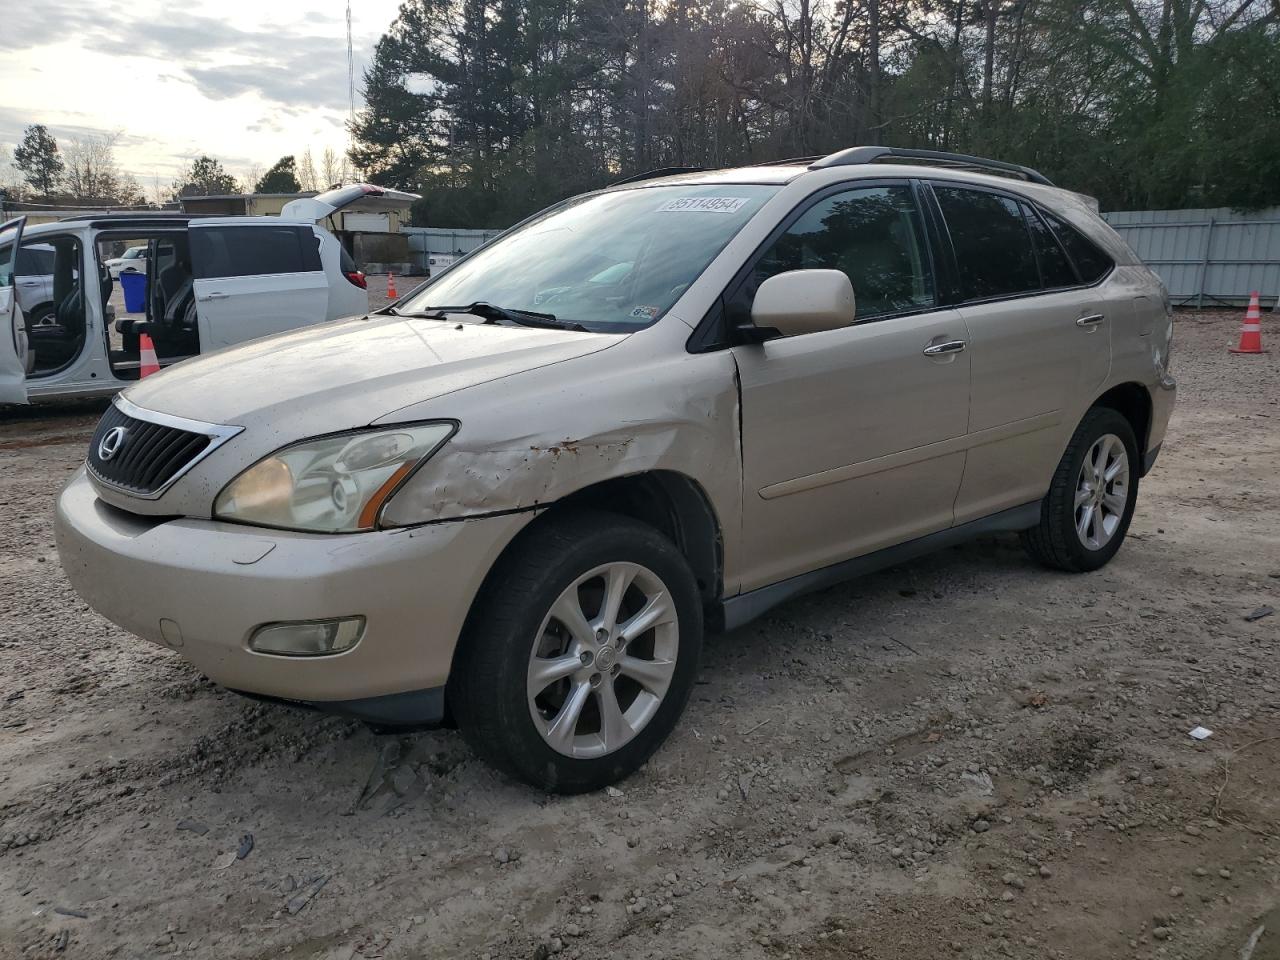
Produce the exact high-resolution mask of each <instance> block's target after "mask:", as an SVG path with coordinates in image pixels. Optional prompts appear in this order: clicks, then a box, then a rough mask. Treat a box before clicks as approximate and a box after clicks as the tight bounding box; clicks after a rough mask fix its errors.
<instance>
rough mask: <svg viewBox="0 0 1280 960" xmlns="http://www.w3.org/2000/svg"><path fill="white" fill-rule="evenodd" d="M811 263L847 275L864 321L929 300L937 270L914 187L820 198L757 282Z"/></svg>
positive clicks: (768, 257)
mask: <svg viewBox="0 0 1280 960" xmlns="http://www.w3.org/2000/svg"><path fill="white" fill-rule="evenodd" d="M811 269H827V270H841V271H843V272H844V273H845V274H847V275H848V277H849V282H850V283H852V284H853V294H854V299H855V303H856V308H857V316H858V319H859V320H864V319H868V318H871V317H877V316H884V315H886V314H892V313H903V312H906V311H909V310H916V309H919V308H921V307H929V306H932V305H933V304H934V302H935V300H934V287H933V273H932V271H931V270H930V265H929V257H928V252H927V249H926V247H925V241H924V229H923V227H922V225H921V222H920V211H919V210H918V209H917V207H916V202H915V198H914V196H913V195H912V192H911V188H910V187H907V186H901V187H867V188H863V189H858V190H849V191H847V192H844V193H837V194H835V195H833V196H830V197H827V198H826V199H824V200H819V201H818V202H817V203H815V204H814V205H813V206H812V207H810V208H809V209H808V210H806V211H805V212H804V213H803V214H802V215H801V216H800V219H798V220H797V221H796V222H795V223H793V224H792V225H791V226H790V227H789V228H788V229H787V232H786V233H784V234H783V235H782V236H780V237H779V238H778V239H777V240H776V241H775V242H774V244H773V246H771V247H770V248H769V249H768V250H767V251H766V252H765V253H764V255H763V256H762V257H761V258H760V260H759V262H758V263H757V264H756V268H755V276H754V277H753V280H754V285H755V287H758V286H759V285H760V284H761V283H763V282H764V281H765V280H767V279H768V278H769V277H772V276H774V275H775V274H779V273H785V272H787V271H789V270H811ZM752 293H753V294H754V289H753V290H752Z"/></svg>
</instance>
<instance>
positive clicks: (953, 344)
mask: <svg viewBox="0 0 1280 960" xmlns="http://www.w3.org/2000/svg"><path fill="white" fill-rule="evenodd" d="M967 346H968V343H967V342H966V341H964V340H948V341H947V342H946V343H935V344H934V345H933V346H931V347H925V348H924V355H925V356H926V357H937V356H941V355H942V354H946V353H959V352H960V351H961V350H963V349H964V348H965V347H967Z"/></svg>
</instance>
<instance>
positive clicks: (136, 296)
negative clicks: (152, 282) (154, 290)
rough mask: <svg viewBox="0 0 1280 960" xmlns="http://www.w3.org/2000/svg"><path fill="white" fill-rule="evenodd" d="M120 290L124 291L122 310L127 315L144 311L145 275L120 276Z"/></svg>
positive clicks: (129, 274)
mask: <svg viewBox="0 0 1280 960" xmlns="http://www.w3.org/2000/svg"><path fill="white" fill-rule="evenodd" d="M120 289H121V290H123V291H124V309H125V311H126V312H127V313H144V312H145V311H146V309H147V275H146V274H145V273H122V274H120Z"/></svg>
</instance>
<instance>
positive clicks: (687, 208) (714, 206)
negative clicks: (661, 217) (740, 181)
mask: <svg viewBox="0 0 1280 960" xmlns="http://www.w3.org/2000/svg"><path fill="white" fill-rule="evenodd" d="M746 202H747V198H746V197H676V198H675V199H674V200H668V201H667V202H666V203H664V204H663V205H662V206H660V207H659V208H658V212H659V213H737V212H738V211H739V210H741V209H742V206H743V204H745V203H746Z"/></svg>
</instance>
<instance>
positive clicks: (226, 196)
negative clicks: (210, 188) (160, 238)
mask: <svg viewBox="0 0 1280 960" xmlns="http://www.w3.org/2000/svg"><path fill="white" fill-rule="evenodd" d="M318 195H319V192H318V191H316V190H303V191H301V192H299V193H210V194H203V193H201V194H195V195H193V196H190V197H179V198H178V202H179V203H188V202H190V201H192V200H195V201H197V202H198V201H200V200H256V199H258V198H262V199H264V200H273V199H274V200H282V199H285V198H288V199H290V200H297V199H300V198H303V197H315V196H318Z"/></svg>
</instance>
